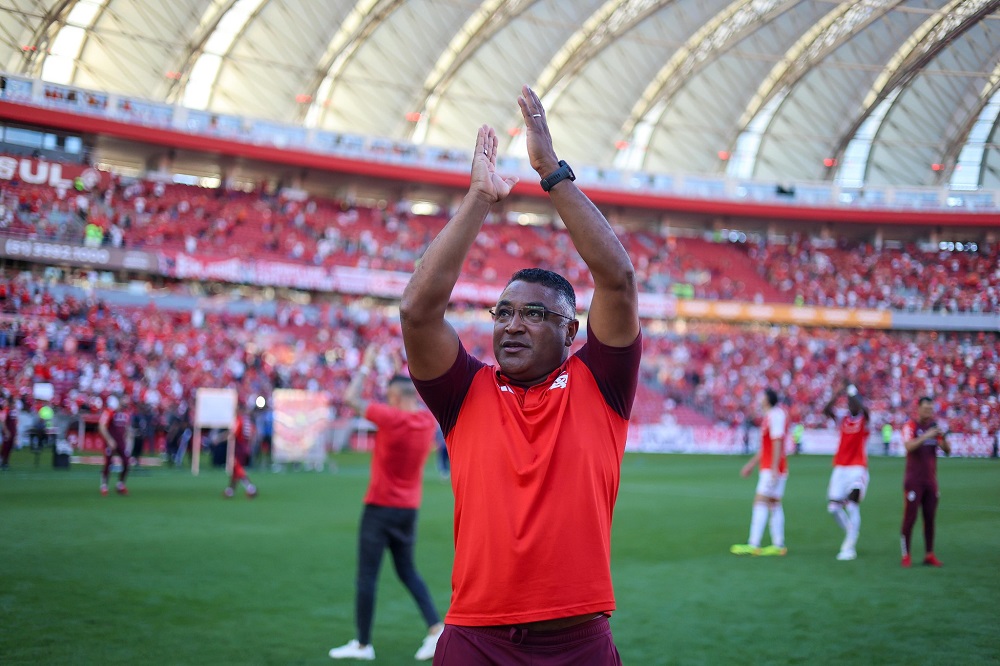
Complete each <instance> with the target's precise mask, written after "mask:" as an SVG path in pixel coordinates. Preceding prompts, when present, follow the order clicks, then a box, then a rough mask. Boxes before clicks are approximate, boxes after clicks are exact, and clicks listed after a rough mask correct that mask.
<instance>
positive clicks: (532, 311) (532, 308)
mask: <svg viewBox="0 0 1000 666" xmlns="http://www.w3.org/2000/svg"><path fill="white" fill-rule="evenodd" d="M489 312H490V314H491V315H493V321H495V322H496V323H498V324H509V323H510V321H511V320H512V319H513V318H514V313H515V312H516V313H517V314H519V315H521V321H523V322H524V323H525V324H541V323H542V322H543V321H545V315H556V316H557V317H562V318H563V319H568V320H570V321H572V320H573V317H568V316H566V315H564V314H560V313H559V312H555V311H554V310H549V309H548V308H545V307H542V306H541V305H525V306H524V307H520V308H512V307H511V306H509V305H501V306H500V307H498V308H496V309H491V310H490V311H489Z"/></svg>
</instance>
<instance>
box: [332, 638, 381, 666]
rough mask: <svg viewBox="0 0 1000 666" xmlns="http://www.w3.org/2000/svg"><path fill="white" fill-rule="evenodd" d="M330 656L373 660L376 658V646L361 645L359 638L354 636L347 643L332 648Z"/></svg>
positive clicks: (333, 657)
mask: <svg viewBox="0 0 1000 666" xmlns="http://www.w3.org/2000/svg"><path fill="white" fill-rule="evenodd" d="M330 658H331V659H358V660H361V661H373V660H374V659H375V648H374V647H372V646H371V645H366V646H364V647H361V643H359V642H358V641H357V639H355V638H352V639H351V640H350V641H349V642H348V643H347V645H341V646H340V647H335V648H333V649H332V650H330Z"/></svg>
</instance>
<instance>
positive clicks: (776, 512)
mask: <svg viewBox="0 0 1000 666" xmlns="http://www.w3.org/2000/svg"><path fill="white" fill-rule="evenodd" d="M770 513H771V519H770V522H769V525H770V528H771V543H772V544H774V545H775V546H777V547H778V548H780V549H784V547H785V508H784V507H783V506H782V505H780V504H778V505H777V506H772V507H771V509H770ZM782 555H784V553H782Z"/></svg>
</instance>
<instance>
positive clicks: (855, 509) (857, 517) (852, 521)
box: [844, 502, 861, 548]
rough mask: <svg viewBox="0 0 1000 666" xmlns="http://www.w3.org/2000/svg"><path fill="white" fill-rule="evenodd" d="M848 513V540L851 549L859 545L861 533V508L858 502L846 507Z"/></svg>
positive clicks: (848, 504) (850, 503)
mask: <svg viewBox="0 0 1000 666" xmlns="http://www.w3.org/2000/svg"><path fill="white" fill-rule="evenodd" d="M844 510H845V512H846V513H847V521H848V525H847V538H848V539H850V542H851V544H850V545H851V548H854V546H855V545H856V544H857V543H858V534H860V533H861V506H860V505H859V504H858V503H857V502H848V503H847V506H846V507H845V509H844Z"/></svg>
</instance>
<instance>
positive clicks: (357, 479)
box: [0, 452, 1000, 666]
mask: <svg viewBox="0 0 1000 666" xmlns="http://www.w3.org/2000/svg"><path fill="white" fill-rule="evenodd" d="M336 463H337V467H338V470H337V471H335V472H334V471H332V470H328V471H326V472H286V473H270V472H264V471H257V472H256V473H255V474H254V480H255V481H256V483H257V485H258V486H259V488H260V496H259V497H258V498H257V499H256V500H253V501H249V500H247V499H245V498H244V497H243V496H242V495H240V496H238V497H237V498H236V499H233V500H224V499H223V498H222V492H221V491H222V488H223V487H224V485H225V477H224V475H223V473H222V472H221V471H219V470H213V469H207V470H204V471H203V472H202V474H201V475H200V476H198V477H193V476H192V475H191V474H190V473H189V472H186V471H183V470H174V469H167V468H158V469H150V470H148V471H143V472H142V473H140V474H137V475H135V477H134V478H132V479H131V481H130V483H129V487H130V490H131V493H132V494H131V495H130V496H129V497H117V496H114V495H113V494H112V496H109V497H101V496H100V495H99V494H98V492H97V483H98V468H96V467H89V466H83V465H74V466H73V467H72V468H71V469H70V470H54V469H52V468H51V467H49V466H47V465H45V464H44V463H43V465H42V466H41V467H39V468H35V467H34V462H33V458H32V457H30V454H28V453H26V452H16V453H15V457H14V459H13V461H12V466H11V470H10V471H8V472H6V473H4V474H2V475H0V564H2V570H0V664H4V665H8V666H9V665H12V664H74V665H75V664H102V665H103V664H328V663H331V662H330V660H329V658H328V657H327V654H326V653H327V650H328V649H329V648H330V647H332V646H334V645H339V644H342V643H344V642H346V641H347V640H348V639H349V638H351V637H353V635H354V631H353V621H352V615H353V585H354V565H355V536H356V529H357V522H358V518H359V515H360V508H361V500H362V497H363V495H364V491H365V487H366V484H367V481H368V457H367V456H365V455H361V454H344V455H341V456H338V457H337V458H336ZM741 463H742V460H738V459H736V458H726V457H713V456H656V455H637V454H635V455H634V454H629V455H627V456H626V458H625V462H624V466H623V474H622V476H623V482H622V489H621V493H620V497H619V502H618V508H617V513H616V518H615V537H614V576H615V585H616V593H617V598H618V608H619V610H618V611H617V612H616V613H615V615H614V617H613V619H612V626H613V628H614V633H615V638H616V643H617V644H618V646H619V650H620V652H621V654H622V658H623V661H624V663H626V664H629V665H646V664H723V663H754V664H756V663H760V664H764V663H767V664H838V665H844V664H978V663H1000V633H998V630H997V627H998V618H1000V461H995V460H943V461H942V462H941V465H940V467H939V477H940V483H941V488H942V500H941V506H940V509H939V512H938V538H937V541H938V545H937V548H936V551H937V554H938V556H939V557H940V558H941V559H942V560H943V561H944V563H945V566H944V568H942V569H930V568H925V567H922V566H919V565H915V566H914V567H913V569H910V570H904V569H901V568H900V566H899V545H898V544H899V537H898V531H899V522H900V517H901V508H902V491H901V478H902V461H901V460H898V459H884V458H875V459H873V460H872V461H871V467H872V470H871V475H872V484H871V488H870V490H869V494H868V498H867V499H866V500H865V503H864V505H863V507H862V518H863V524H862V535H861V541H860V543H859V547H858V553H859V558H858V560H856V561H854V562H838V561H836V560H835V559H834V556H835V555H836V552H837V549H838V546H839V544H840V538H841V537H840V532H839V530H838V529H837V528H836V527H835V525H834V522H833V520H832V518H830V516H828V515H827V513H826V502H825V489H826V482H827V480H828V477H829V471H830V466H829V465H830V459H829V458H827V457H800V458H794V459H793V460H792V461H791V465H792V467H791V477H790V479H789V483H788V490H787V495H786V500H785V506H786V515H787V534H788V545H789V554H788V556H787V557H785V558H737V557H735V556H732V555H730V554H729V552H728V549H729V546H730V545H731V544H733V543H737V542H742V541H744V540H745V539H746V532H747V527H748V525H749V519H750V502H751V497H752V494H753V488H754V483H755V480H754V479H752V478H751V479H742V478H740V477H739V475H738V470H739V467H740V464H741ZM451 505H452V501H451V491H450V487H449V486H448V485H447V483H446V482H443V481H441V480H439V479H438V477H437V475H436V473H435V472H434V471H433V470H432V468H431V467H429V468H428V474H427V481H426V484H425V502H424V508H423V510H422V512H421V522H420V539H419V548H418V553H417V554H418V566H419V568H420V570H421V572H422V573H423V574H424V577H425V579H426V580H427V583H428V585H429V586H430V587H431V590H432V592H433V594H434V597H435V600H436V601H437V603H438V604H439V607H440V610H441V611H442V612H443V611H444V610H445V609H446V607H447V602H448V597H449V575H450V566H451ZM914 553H915V555H916V556H917V557H916V558H915V559H918V558H922V556H923V536H922V532H921V524H920V523H918V525H917V528H916V530H915V535H914ZM567 556H568V557H571V556H572V554H571V553H567ZM423 633H424V628H423V627H422V626H421V620H420V616H419V614H418V612H417V609H416V607H415V605H414V604H413V602H412V601H411V599H410V598H409V596H408V595H407V594H406V592H405V590H404V589H403V587H402V586H401V585H400V583H399V582H398V581H397V580H396V578H395V575H394V573H393V571H392V569H391V566H390V564H389V562H388V560H387V561H386V563H385V566H384V568H383V573H382V578H381V585H380V589H379V596H378V605H377V608H376V619H375V633H374V639H373V643H374V645H375V648H376V654H377V656H378V662H381V663H385V664H408V663H415V662H413V653H414V651H415V650H416V648H417V647H418V645H419V644H420V640H421V637H422V635H423Z"/></svg>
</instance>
